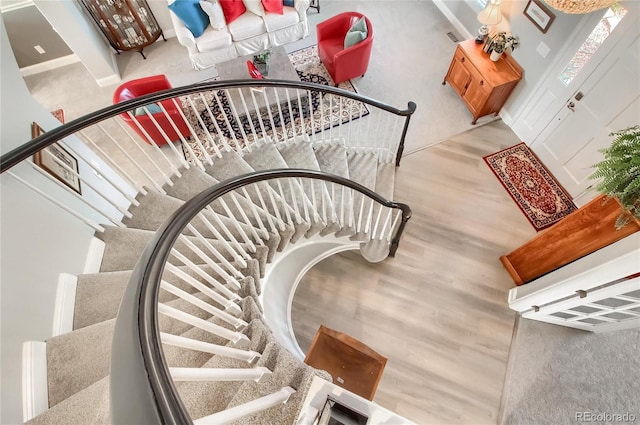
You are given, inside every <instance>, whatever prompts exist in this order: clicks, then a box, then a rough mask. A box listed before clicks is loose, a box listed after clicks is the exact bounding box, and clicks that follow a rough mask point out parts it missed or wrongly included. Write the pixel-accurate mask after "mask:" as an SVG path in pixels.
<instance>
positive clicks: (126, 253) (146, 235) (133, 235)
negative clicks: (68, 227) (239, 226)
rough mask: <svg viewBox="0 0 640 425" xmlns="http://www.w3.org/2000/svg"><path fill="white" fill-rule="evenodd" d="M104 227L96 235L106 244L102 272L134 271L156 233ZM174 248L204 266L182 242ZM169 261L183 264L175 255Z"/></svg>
mask: <svg viewBox="0 0 640 425" xmlns="http://www.w3.org/2000/svg"><path fill="white" fill-rule="evenodd" d="M104 227H105V231H104V232H100V233H96V237H97V238H99V239H101V240H102V241H104V242H105V250H104V255H103V257H102V264H101V265H100V271H101V272H112V271H121V270H132V269H133V268H134V267H135V265H136V263H137V262H138V259H139V258H140V255H141V254H142V252H143V251H144V249H145V248H146V246H147V244H148V243H149V241H150V240H151V239H152V238H153V236H154V234H155V232H152V231H150V230H141V229H127V228H123V227H115V226H104ZM189 239H190V240H191V241H193V242H194V244H195V245H196V246H198V247H199V248H201V249H203V250H204V251H205V252H206V251H207V250H206V248H205V247H204V245H203V244H202V243H201V242H200V241H199V240H197V239H196V238H193V237H189ZM209 243H211V244H212V245H213V246H214V247H216V248H218V250H219V252H221V253H222V254H224V256H225V258H227V259H228V260H233V258H232V257H231V256H230V255H228V254H227V251H226V250H225V249H224V247H223V244H222V243H220V242H218V241H214V240H211V239H209ZM241 246H243V247H244V248H245V250H247V251H248V250H249V247H248V246H247V245H246V244H241ZM174 247H175V248H176V249H177V250H178V251H179V252H181V253H182V254H183V255H185V256H186V257H187V258H188V259H190V260H191V261H193V262H194V263H195V264H203V260H202V259H200V258H199V257H198V256H197V255H196V254H195V253H194V252H193V251H192V250H191V249H189V248H187V247H186V246H185V244H184V243H183V242H182V241H180V240H178V241H177V242H176V244H175V246H174ZM258 248H260V247H258ZM263 251H264V252H263V253H260V254H259V255H264V257H265V261H266V254H267V252H266V250H263ZM169 260H170V262H171V263H173V264H175V265H181V264H182V263H181V262H180V261H179V260H178V259H176V258H175V257H174V256H173V255H171V256H170V257H169Z"/></svg>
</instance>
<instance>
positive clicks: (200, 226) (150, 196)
mask: <svg viewBox="0 0 640 425" xmlns="http://www.w3.org/2000/svg"><path fill="white" fill-rule="evenodd" d="M137 200H138V201H139V202H140V205H138V206H132V207H130V208H129V212H131V214H133V217H131V218H127V217H125V218H124V219H123V220H122V223H123V224H124V225H126V226H127V227H128V228H134V229H143V230H152V231H156V230H158V229H159V228H160V226H162V225H163V224H164V223H165V222H166V221H167V220H169V219H170V217H171V215H172V214H173V213H174V212H175V211H176V210H177V209H178V208H180V207H181V206H182V205H184V201H183V200H181V199H178V198H174V197H172V196H168V195H163V194H161V193H158V192H154V191H149V192H148V193H147V194H146V195H144V196H143V195H138V197H137ZM201 214H202V215H203V216H204V217H205V218H206V219H208V220H209V222H210V223H211V224H213V225H214V226H215V227H217V225H216V221H215V220H214V218H213V217H212V214H211V213H209V212H208V211H202V212H201ZM218 219H219V220H220V222H221V223H222V224H223V225H224V226H225V227H226V228H227V229H228V230H229V232H230V233H231V234H232V235H233V236H234V237H235V238H236V239H237V240H239V241H241V240H242V239H241V238H242V236H241V235H240V232H239V231H238V230H237V229H236V226H234V225H233V224H234V223H233V220H232V219H231V218H229V217H227V216H221V215H219V216H218ZM191 224H192V225H193V226H194V227H195V229H196V230H197V231H198V232H199V233H200V234H201V235H203V236H204V237H206V238H214V235H213V233H212V232H211V231H210V230H209V229H208V227H207V226H206V225H205V224H204V223H203V221H202V219H201V218H195V219H194V220H192V221H191ZM238 226H239V227H240V228H241V229H242V230H244V231H245V234H247V235H248V236H249V237H250V235H251V233H250V232H251V227H250V226H249V225H247V224H245V223H242V222H238ZM183 233H184V234H191V232H190V231H189V229H184V231H183ZM221 234H222V236H225V235H224V234H223V233H221Z"/></svg>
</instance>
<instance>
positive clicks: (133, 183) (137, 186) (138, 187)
mask: <svg viewBox="0 0 640 425" xmlns="http://www.w3.org/2000/svg"><path fill="white" fill-rule="evenodd" d="M78 138H79V139H80V140H82V141H83V142H84V144H85V145H87V147H89V148H90V146H89V145H91V146H93V148H94V149H95V150H96V151H97V152H98V153H100V154H101V155H102V158H103V159H105V160H106V162H107V164H109V165H110V166H111V167H113V168H114V169H115V170H116V171H117V172H118V173H119V174H120V176H122V177H123V178H124V179H125V180H127V182H128V183H129V184H130V185H131V186H132V187H133V188H135V190H136V191H137V192H138V193H141V194H142V195H146V194H147V190H146V189H145V188H144V187H143V186H142V185H140V184H138V183H137V182H136V181H135V179H133V177H131V175H130V174H129V173H127V172H126V171H125V170H124V169H123V168H122V167H121V166H120V165H119V164H118V163H117V162H115V161H114V160H113V159H112V158H111V156H110V155H107V153H106V152H105V151H104V150H102V149H101V148H100V146H98V145H97V144H96V143H95V142H94V141H93V140H91V138H89V137H88V136H86V135H85V134H83V133H82V132H79V133H78ZM145 177H146V176H145ZM149 180H150V182H151V184H152V185H153V184H154V183H153V181H152V180H151V179H150V178H149Z"/></svg>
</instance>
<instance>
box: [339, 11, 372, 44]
mask: <svg viewBox="0 0 640 425" xmlns="http://www.w3.org/2000/svg"><path fill="white" fill-rule="evenodd" d="M365 38H367V23H366V22H365V20H364V16H363V17H361V18H360V19H358V20H357V21H356V22H354V24H353V25H352V26H351V28H349V31H347V35H346V36H345V37H344V48H345V49H347V48H349V47H351V46H353V45H356V44H358V43H360V42H361V41H363V40H364V39H365Z"/></svg>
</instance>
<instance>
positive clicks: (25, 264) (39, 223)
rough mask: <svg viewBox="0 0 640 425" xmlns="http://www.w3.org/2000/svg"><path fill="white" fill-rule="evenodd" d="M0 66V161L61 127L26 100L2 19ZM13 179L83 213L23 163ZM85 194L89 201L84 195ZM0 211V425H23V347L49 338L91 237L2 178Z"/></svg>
mask: <svg viewBox="0 0 640 425" xmlns="http://www.w3.org/2000/svg"><path fill="white" fill-rule="evenodd" d="M0 59H1V60H0V87H2V97H1V103H0V120H1V122H0V151H1V153H2V154H5V153H7V152H8V151H10V150H11V149H13V148H15V147H17V146H20V145H22V144H23V143H25V142H27V141H29V140H30V139H31V123H32V121H35V122H37V123H38V124H39V125H40V126H41V127H42V128H43V129H44V130H45V131H47V130H50V129H52V128H54V127H57V126H59V125H60V123H59V122H58V121H57V120H56V119H55V118H54V117H53V116H52V115H51V114H50V112H49V111H48V110H46V109H45V108H43V107H42V106H41V105H40V104H39V103H37V102H36V101H35V99H34V98H33V97H32V96H31V94H30V93H29V91H28V89H27V87H26V85H25V83H24V80H23V79H22V76H21V74H20V71H19V69H18V65H17V63H16V60H15V57H14V56H13V53H12V50H11V47H10V45H9V41H8V37H7V34H6V31H5V28H4V22H3V21H2V19H1V17H0ZM69 139H73V138H69ZM70 141H71V142H72V143H74V142H75V140H70ZM94 160H96V161H98V163H99V164H100V169H101V172H105V173H112V171H111V170H109V168H108V167H107V165H106V164H105V163H104V162H102V161H100V160H98V159H97V158H95V159H94ZM11 172H13V173H15V174H16V175H19V176H20V177H21V178H23V179H25V180H27V181H29V182H30V183H31V184H33V185H34V186H36V187H38V188H39V189H41V190H43V191H44V192H45V193H47V194H49V195H52V196H54V197H56V198H59V199H62V200H64V201H65V203H68V204H70V205H71V206H72V207H73V208H74V209H75V210H76V211H79V212H82V213H85V214H86V213H88V212H89V211H88V208H87V207H85V206H84V205H83V204H81V203H80V202H79V201H78V200H77V199H75V198H74V197H73V196H72V195H71V194H70V193H68V191H66V190H64V189H62V188H60V187H58V186H57V185H55V184H54V183H52V182H51V181H49V180H48V179H47V178H46V177H44V176H42V175H40V174H39V173H38V172H36V171H35V170H34V169H33V168H32V166H31V165H30V164H29V163H22V164H19V165H17V166H16V167H14V168H13V169H11ZM80 173H81V174H82V175H85V177H88V178H92V179H93V180H94V181H95V182H96V183H100V182H103V181H102V180H101V179H99V178H98V177H97V176H95V175H94V174H93V173H91V171H90V170H87V169H86V168H85V164H83V163H82V162H81V164H80ZM85 193H86V194H87V195H89V194H90V192H89V191H88V190H87V192H85V191H84V190H83V195H85ZM0 204H1V205H2V209H1V215H0V335H1V337H2V344H1V351H0V354H1V363H0V383H1V385H2V391H1V396H0V397H1V399H0V406H1V407H2V411H1V412H0V423H3V424H15V423H21V422H22V398H21V349H22V343H23V342H24V341H27V340H40V341H43V340H45V339H46V338H49V337H50V336H51V326H52V318H53V303H54V298H55V290H56V284H57V278H58V274H59V273H61V272H67V273H72V274H79V273H81V272H82V268H83V266H84V261H85V258H86V251H87V247H88V245H89V241H90V239H91V237H92V236H93V233H94V232H93V229H92V228H90V227H88V226H86V225H85V224H83V223H82V222H81V221H80V220H78V219H76V218H74V217H73V216H71V215H70V214H68V213H67V212H65V211H64V210H62V209H61V208H59V207H57V206H56V205H54V204H52V203H51V202H50V201H48V200H46V199H45V198H43V197H42V196H40V195H38V194H36V193H35V192H33V191H32V190H30V189H28V188H26V187H25V186H23V185H22V184H21V183H19V182H18V181H17V180H15V179H14V178H13V177H11V176H9V175H7V174H6V173H5V174H2V176H1V177H0Z"/></svg>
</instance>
